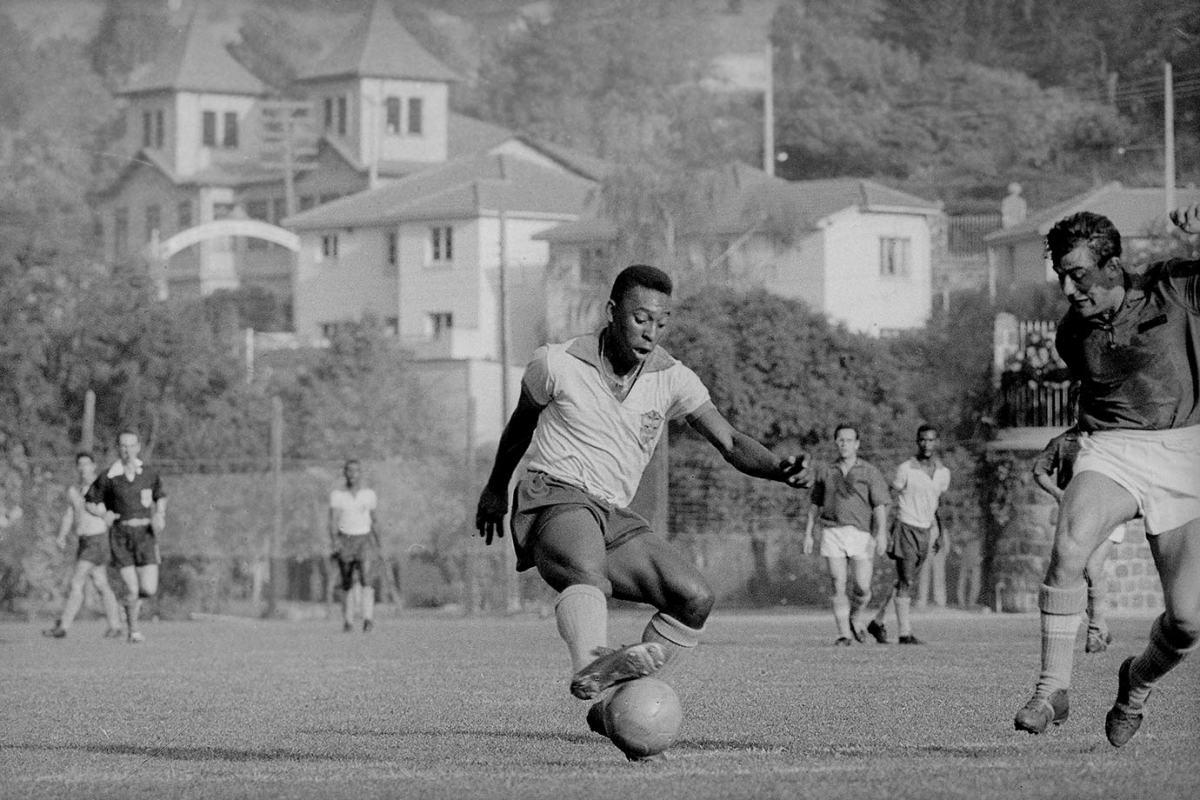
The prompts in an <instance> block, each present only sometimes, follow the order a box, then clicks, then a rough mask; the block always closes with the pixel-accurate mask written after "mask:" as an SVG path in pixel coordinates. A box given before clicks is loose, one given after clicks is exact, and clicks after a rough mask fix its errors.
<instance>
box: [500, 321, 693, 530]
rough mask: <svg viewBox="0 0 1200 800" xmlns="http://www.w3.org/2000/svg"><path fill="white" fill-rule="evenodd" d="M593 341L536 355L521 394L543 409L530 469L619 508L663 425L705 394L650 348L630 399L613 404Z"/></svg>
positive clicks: (548, 348)
mask: <svg viewBox="0 0 1200 800" xmlns="http://www.w3.org/2000/svg"><path fill="white" fill-rule="evenodd" d="M599 342H600V340H599V336H598V335H597V334H589V335H586V336H580V337H577V338H575V339H572V340H570V341H568V342H565V343H562V344H551V345H545V346H543V347H540V348H538V349H537V351H535V352H534V354H533V360H532V361H530V362H529V366H528V367H527V368H526V370H525V376H524V378H523V380H522V389H523V391H524V392H525V393H526V394H527V395H528V397H529V398H530V399H531V400H533V402H535V403H537V404H538V405H540V406H544V407H545V408H544V409H543V411H542V413H541V416H539V417H538V424H537V428H536V430H535V431H534V434H533V441H532V443H531V445H530V449H529V453H530V460H529V467H530V469H534V470H540V471H542V472H545V473H547V474H549V475H553V476H554V477H556V478H559V479H560V480H564V481H567V482H569V483H573V484H575V485H577V486H579V487H581V488H583V490H584V491H586V492H587V493H588V494H591V495H593V496H595V497H598V498H600V499H601V500H604V501H605V502H608V503H612V504H613V505H614V506H618V507H621V508H624V507H626V506H628V505H629V503H630V502H631V501H632V500H633V495H634V493H635V492H636V491H637V487H638V484H639V483H640V482H641V480H642V472H643V471H644V470H645V469H646V464H648V463H649V461H650V456H651V455H652V454H653V453H654V448H655V447H656V446H657V445H658V442H659V439H660V438H661V437H662V433H663V429H664V427H665V424H666V422H667V421H668V420H673V419H679V418H681V417H685V416H687V415H688V414H691V413H692V412H694V411H696V410H698V409H699V408H700V407H701V406H703V405H704V404H705V403H707V402H708V401H709V396H708V390H707V389H706V388H705V387H704V384H703V383H702V382H701V381H700V378H699V377H697V376H696V373H694V372H692V371H691V370H690V369H688V368H687V367H685V366H684V365H683V364H681V363H680V362H678V361H676V360H675V359H674V358H672V357H671V355H670V354H669V353H667V352H666V351H665V350H663V349H662V348H661V347H656V348H655V349H654V351H653V352H652V353H651V354H650V356H649V358H647V360H646V362H645V365H644V366H643V367H642V371H641V374H640V375H639V376H638V378H637V380H636V381H635V382H634V384H633V388H632V389H630V391H629V394H628V395H627V396H626V397H625V399H624V400H618V399H617V397H616V396H615V395H614V394H613V393H612V391H611V390H610V389H609V388H608V386H607V384H606V382H605V380H604V377H603V376H602V375H601V372H600V352H599Z"/></svg>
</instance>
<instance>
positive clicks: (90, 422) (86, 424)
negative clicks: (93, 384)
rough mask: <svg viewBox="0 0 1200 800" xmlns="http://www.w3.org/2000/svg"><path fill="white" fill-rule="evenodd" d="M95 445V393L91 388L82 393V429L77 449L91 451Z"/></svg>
mask: <svg viewBox="0 0 1200 800" xmlns="http://www.w3.org/2000/svg"><path fill="white" fill-rule="evenodd" d="M95 446H96V393H95V392H93V391H92V390H91V389H88V390H87V392H85V393H84V395H83V431H82V432H81V435H80V437H79V449H80V450H82V451H83V452H85V453H90V452H92V448H93V447H95Z"/></svg>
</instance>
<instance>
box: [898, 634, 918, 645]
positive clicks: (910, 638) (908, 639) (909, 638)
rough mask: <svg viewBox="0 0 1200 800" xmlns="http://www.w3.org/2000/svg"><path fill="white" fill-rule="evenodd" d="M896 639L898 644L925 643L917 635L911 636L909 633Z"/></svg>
mask: <svg viewBox="0 0 1200 800" xmlns="http://www.w3.org/2000/svg"><path fill="white" fill-rule="evenodd" d="M896 641H898V642H899V643H900V644H925V643H924V642H923V641H921V640H920V639H918V638H917V637H915V636H913V635H912V634H911V633H910V634H908V635H907V636H901V637H900V638H899V639H897V640H896Z"/></svg>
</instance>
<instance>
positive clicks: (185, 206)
mask: <svg viewBox="0 0 1200 800" xmlns="http://www.w3.org/2000/svg"><path fill="white" fill-rule="evenodd" d="M175 214H176V216H177V217H178V218H179V230H181V231H185V230H187V229H188V228H190V227H192V201H191V200H180V201H179V205H177V206H176V207H175Z"/></svg>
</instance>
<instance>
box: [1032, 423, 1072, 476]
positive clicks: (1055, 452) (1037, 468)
mask: <svg viewBox="0 0 1200 800" xmlns="http://www.w3.org/2000/svg"><path fill="white" fill-rule="evenodd" d="M1078 455H1079V432H1078V431H1076V430H1075V429H1074V428H1072V429H1071V430H1069V431H1064V432H1063V433H1060V434H1059V435H1058V436H1055V437H1054V438H1053V439H1051V440H1050V441H1049V442H1047V443H1046V446H1045V447H1044V448H1043V449H1042V452H1040V453H1038V454H1037V458H1035V459H1034V460H1033V474H1034V475H1054V483H1055V484H1056V485H1057V486H1058V488H1060V489H1066V488H1067V484H1068V483H1070V482H1071V476H1072V475H1074V474H1075V457H1076V456H1078Z"/></svg>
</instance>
